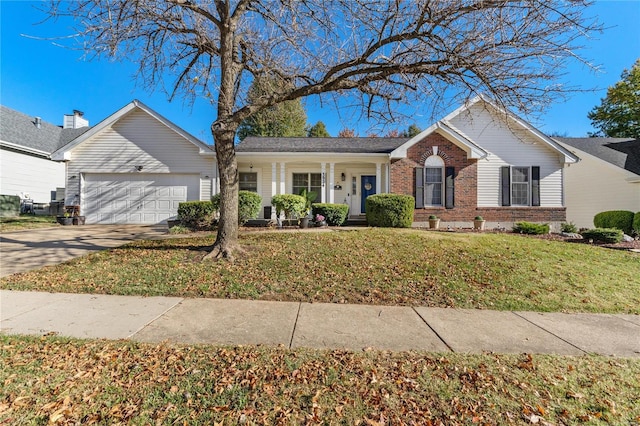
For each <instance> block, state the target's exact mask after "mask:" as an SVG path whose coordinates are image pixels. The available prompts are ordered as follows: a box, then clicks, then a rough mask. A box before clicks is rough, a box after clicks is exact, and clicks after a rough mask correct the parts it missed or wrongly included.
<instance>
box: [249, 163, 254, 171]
mask: <svg viewBox="0 0 640 426" xmlns="http://www.w3.org/2000/svg"><path fill="white" fill-rule="evenodd" d="M249 170H251V171H253V163H249Z"/></svg>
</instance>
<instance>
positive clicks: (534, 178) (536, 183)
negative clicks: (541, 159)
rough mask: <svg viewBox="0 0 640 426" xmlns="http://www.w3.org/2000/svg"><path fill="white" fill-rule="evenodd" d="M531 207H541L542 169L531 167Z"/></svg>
mask: <svg viewBox="0 0 640 426" xmlns="http://www.w3.org/2000/svg"><path fill="white" fill-rule="evenodd" d="M531 205H532V206H539V205H540V167H539V166H533V167H531Z"/></svg>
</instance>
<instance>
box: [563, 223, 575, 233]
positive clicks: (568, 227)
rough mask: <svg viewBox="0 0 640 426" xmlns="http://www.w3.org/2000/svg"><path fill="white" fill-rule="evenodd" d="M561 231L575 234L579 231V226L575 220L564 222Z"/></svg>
mask: <svg viewBox="0 0 640 426" xmlns="http://www.w3.org/2000/svg"><path fill="white" fill-rule="evenodd" d="M560 231H562V232H564V233H566V234H575V233H577V232H578V227H577V226H576V225H575V224H574V223H573V222H569V223H563V224H562V225H560Z"/></svg>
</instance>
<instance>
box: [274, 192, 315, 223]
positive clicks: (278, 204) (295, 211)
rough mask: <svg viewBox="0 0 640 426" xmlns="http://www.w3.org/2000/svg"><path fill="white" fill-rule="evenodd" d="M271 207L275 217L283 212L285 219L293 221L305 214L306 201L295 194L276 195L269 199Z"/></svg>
mask: <svg viewBox="0 0 640 426" xmlns="http://www.w3.org/2000/svg"><path fill="white" fill-rule="evenodd" d="M271 205H272V206H273V207H274V208H275V209H276V215H277V216H280V213H282V212H284V216H285V218H286V219H293V218H294V216H296V218H298V217H300V216H301V215H303V214H305V213H306V205H307V200H306V199H305V198H304V197H302V196H300V195H295V194H278V195H274V196H273V197H272V198H271Z"/></svg>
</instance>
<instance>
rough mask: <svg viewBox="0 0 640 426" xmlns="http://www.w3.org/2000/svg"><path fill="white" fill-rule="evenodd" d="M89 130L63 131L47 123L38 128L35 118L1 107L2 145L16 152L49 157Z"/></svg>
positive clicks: (87, 128) (84, 128)
mask: <svg viewBox="0 0 640 426" xmlns="http://www.w3.org/2000/svg"><path fill="white" fill-rule="evenodd" d="M87 130H89V127H83V128H80V129H63V128H62V127H60V126H56V125H54V124H51V123H47V122H46V121H41V123H40V127H39V128H38V126H37V125H36V118H35V116H29V115H26V114H23V113H21V112H18V111H15V110H13V109H11V108H8V107H6V106H0V143H1V144H2V145H3V146H6V147H9V148H13V149H16V150H22V151H25V152H30V153H32V154H39V155H42V156H49V154H51V153H52V152H54V151H55V150H57V149H58V148H60V147H61V146H64V145H66V144H67V143H69V142H70V141H72V140H73V139H75V138H77V137H78V136H80V135H81V134H83V133H85V132H86V131H87Z"/></svg>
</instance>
